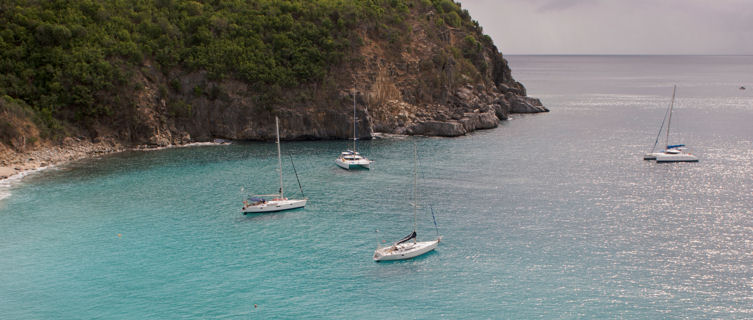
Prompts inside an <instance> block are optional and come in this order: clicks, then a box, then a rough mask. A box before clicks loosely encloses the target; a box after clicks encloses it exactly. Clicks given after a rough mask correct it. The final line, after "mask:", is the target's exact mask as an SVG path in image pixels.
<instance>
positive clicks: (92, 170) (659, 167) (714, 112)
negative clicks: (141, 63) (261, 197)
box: [0, 56, 753, 319]
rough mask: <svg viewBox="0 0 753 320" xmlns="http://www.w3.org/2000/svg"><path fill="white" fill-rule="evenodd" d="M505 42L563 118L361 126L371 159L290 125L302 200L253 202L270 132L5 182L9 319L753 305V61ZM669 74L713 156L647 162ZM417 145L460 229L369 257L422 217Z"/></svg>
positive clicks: (451, 222)
mask: <svg viewBox="0 0 753 320" xmlns="http://www.w3.org/2000/svg"><path fill="white" fill-rule="evenodd" d="M507 58H508V59H509V61H510V64H511V68H512V70H513V76H514V77H515V78H516V79H517V80H519V81H521V82H523V83H524V84H525V85H526V87H527V88H528V93H529V95H531V96H535V97H539V98H541V100H542V101H543V102H544V104H545V105H546V106H547V107H548V108H549V109H551V112H550V113H546V114H536V115H514V116H513V119H512V120H510V121H505V122H503V123H501V125H500V126H499V128H496V129H491V130H485V131H478V132H475V133H472V134H469V135H467V136H463V137H457V138H429V137H384V138H381V139H375V140H371V141H362V142H361V145H360V146H361V151H363V152H364V153H365V154H366V155H367V156H368V157H370V158H371V159H373V160H374V161H375V162H374V164H373V169H372V170H371V171H357V172H348V171H345V170H342V169H339V168H338V167H337V166H336V165H335V163H334V159H335V157H336V156H337V155H338V153H339V152H340V151H342V150H343V149H345V148H346V147H347V141H313V142H312V141H307V142H283V144H282V149H283V153H285V154H286V155H287V154H290V155H291V156H292V158H293V159H294V160H295V166H296V170H297V171H298V174H299V177H300V180H301V183H302V185H303V190H304V192H305V196H306V197H308V198H309V203H308V205H307V206H306V208H305V209H303V210H297V211H289V212H283V213H276V214H264V215H256V216H243V215H242V214H241V213H240V208H241V201H242V199H243V197H244V195H245V194H247V193H271V192H274V191H275V190H276V188H277V183H278V182H277V179H278V177H277V173H276V171H275V168H276V166H277V155H276V148H275V145H274V143H264V142H248V143H233V144H231V145H221V146H197V147H188V148H173V149H165V150H159V151H148V152H143V151H142V152H125V153H120V154H114V155H109V156H105V157H102V158H99V159H93V160H86V161H79V162H74V163H71V164H69V165H65V166H62V167H58V168H55V169H50V170H45V171H42V172H38V173H35V174H32V175H29V176H27V177H25V178H23V179H21V180H20V181H18V182H14V183H12V184H10V186H8V183H5V185H4V186H3V187H2V189H1V190H0V192H2V194H3V197H4V198H3V199H2V200H0V318H3V319H92V318H97V319H176V318H189V319H195V318H230V319H236V318H237V319H320V318H325V319H437V318H446V319H487V318H488V319H505V318H509V319H521V318H523V319H525V318H578V319H580V318H593V319H605V318H628V319H633V318H692V319H709V318H752V317H753V57H752V56H510V57H507ZM673 85H677V87H678V89H677V98H676V101H675V109H674V115H673V118H672V136H671V137H670V139H671V140H672V142H673V143H685V144H687V145H688V146H689V147H690V151H691V152H692V153H694V154H696V155H697V156H698V157H699V158H700V162H698V163H677V164H657V163H654V162H648V161H644V160H642V155H643V153H645V152H647V151H648V150H649V149H650V148H651V145H652V144H653V142H654V139H655V138H656V134H657V132H658V130H659V125H660V124H661V121H662V118H663V116H664V113H665V111H666V108H667V106H668V104H669V101H670V98H671V95H672V86H673ZM740 86H746V87H748V90H740V89H739V87H740ZM283 123H284V120H283ZM282 130H285V128H284V127H283V128H282ZM414 143H415V144H416V145H417V148H418V153H419V175H418V177H419V179H418V187H419V192H418V196H419V202H420V203H422V204H423V206H424V208H423V209H421V210H420V211H419V212H420V213H419V215H418V235H419V240H422V239H430V238H431V237H434V236H435V233H436V230H435V229H434V224H433V222H432V218H431V213H430V211H429V210H428V207H429V206H431V208H433V209H434V212H435V215H436V220H437V223H438V225H439V232H440V233H441V234H442V235H443V237H444V238H443V241H442V242H441V243H440V245H439V247H438V248H437V250H436V251H434V252H433V253H430V254H427V255H425V256H422V257H420V258H417V259H413V260H408V261H399V262H394V263H375V262H373V261H372V258H371V257H372V254H373V251H374V249H375V248H376V246H377V244H378V243H379V242H381V241H382V240H386V241H387V242H389V241H393V240H396V239H398V238H400V237H402V236H404V235H406V234H408V233H409V232H410V231H411V228H412V207H411V205H410V202H411V201H412V200H411V199H412V196H411V190H412V180H413V164H414V157H413V146H414ZM283 172H284V173H285V185H286V188H287V190H288V191H289V192H290V193H292V192H294V191H295V190H296V189H297V182H296V180H295V175H294V174H293V169H292V167H291V166H290V161H289V160H286V161H285V165H284V168H283ZM291 195H292V194H291ZM376 230H379V232H378V233H377V232H376Z"/></svg>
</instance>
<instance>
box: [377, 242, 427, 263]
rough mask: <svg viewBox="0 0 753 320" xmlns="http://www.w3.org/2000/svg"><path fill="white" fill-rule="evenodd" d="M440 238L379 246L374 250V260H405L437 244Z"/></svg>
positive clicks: (425, 251)
mask: <svg viewBox="0 0 753 320" xmlns="http://www.w3.org/2000/svg"><path fill="white" fill-rule="evenodd" d="M439 240H441V238H437V240H433V241H421V242H415V243H414V242H405V243H401V244H398V245H393V246H389V247H384V248H379V249H377V250H376V251H374V261H377V262H378V261H391V260H405V259H410V258H415V257H418V256H420V255H422V254H424V253H427V252H429V251H431V250H434V248H436V247H437V245H438V244H439Z"/></svg>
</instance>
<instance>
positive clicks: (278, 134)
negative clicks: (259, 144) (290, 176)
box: [275, 116, 285, 199]
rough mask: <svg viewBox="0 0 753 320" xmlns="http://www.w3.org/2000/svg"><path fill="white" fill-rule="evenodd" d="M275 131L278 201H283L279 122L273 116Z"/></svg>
mask: <svg viewBox="0 0 753 320" xmlns="http://www.w3.org/2000/svg"><path fill="white" fill-rule="evenodd" d="M275 130H276V131H277V170H279V172H280V199H284V198H285V195H284V193H283V190H282V156H281V155H280V154H281V152H280V120H279V119H278V118H277V116H275Z"/></svg>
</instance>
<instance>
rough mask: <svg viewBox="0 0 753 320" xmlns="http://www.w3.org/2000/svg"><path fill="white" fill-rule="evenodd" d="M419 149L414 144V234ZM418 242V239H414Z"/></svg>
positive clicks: (414, 227) (414, 229) (414, 228)
mask: <svg viewBox="0 0 753 320" xmlns="http://www.w3.org/2000/svg"><path fill="white" fill-rule="evenodd" d="M417 177H418V147H416V142H415V141H414V142H413V232H416V210H418V178H417ZM413 242H416V239H415V238H414V239H413Z"/></svg>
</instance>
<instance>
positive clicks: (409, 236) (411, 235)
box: [395, 230, 416, 244]
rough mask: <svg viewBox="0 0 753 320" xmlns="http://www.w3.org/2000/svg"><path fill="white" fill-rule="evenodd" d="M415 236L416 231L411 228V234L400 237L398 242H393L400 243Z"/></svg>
mask: <svg viewBox="0 0 753 320" xmlns="http://www.w3.org/2000/svg"><path fill="white" fill-rule="evenodd" d="M415 238H416V231H415V230H413V232H412V233H411V234H409V235H407V236H405V238H402V239H400V240H399V241H398V242H395V244H401V243H403V242H407V241H408V240H410V239H415Z"/></svg>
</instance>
